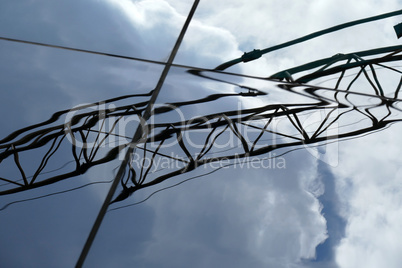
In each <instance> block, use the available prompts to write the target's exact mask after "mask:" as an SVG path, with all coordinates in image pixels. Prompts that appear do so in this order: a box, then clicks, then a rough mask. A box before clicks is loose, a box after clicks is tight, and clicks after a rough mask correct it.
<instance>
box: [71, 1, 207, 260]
mask: <svg viewBox="0 0 402 268" xmlns="http://www.w3.org/2000/svg"><path fill="white" fill-rule="evenodd" d="M199 2H200V0H195V1H194V4H193V6H192V7H191V10H190V13H189V15H188V16H187V19H186V21H185V23H184V26H183V28H182V30H181V32H180V34H179V37H178V38H177V41H176V44H175V45H174V47H173V50H172V52H171V54H170V56H169V59H168V61H167V64H166V65H165V68H164V69H163V72H162V74H161V77H160V79H159V81H158V84H157V85H156V88H155V90H154V92H153V93H152V96H151V99H150V100H149V103H148V105H147V108H146V109H145V111H144V115H143V120H144V122H146V121H147V120H148V119H149V118H150V117H151V115H152V110H153V106H154V103H155V101H156V98H157V97H158V95H159V92H160V90H161V88H162V85H163V83H164V82H165V79H166V77H167V74H168V72H169V70H170V67H171V66H172V63H173V60H174V58H175V56H176V54H177V51H178V50H179V47H180V44H181V42H182V40H183V38H184V34H185V33H186V31H187V28H188V26H189V25H190V21H191V19H192V17H193V15H194V13H195V10H196V9H197V6H198V3H199ZM143 127H144V126H143V125H142V124H140V125H139V126H138V128H137V131H136V132H135V134H134V136H133V139H132V140H131V144H130V146H129V147H128V149H127V151H126V155H125V157H124V160H123V161H122V163H121V165H120V168H119V170H118V172H117V174H116V177H115V179H114V181H113V183H112V186H111V187H110V190H109V193H108V194H107V196H106V198H105V201H104V203H103V205H102V207H101V210H100V211H99V214H98V217H97V218H96V220H95V223H94V226H93V227H92V230H91V232H90V234H89V236H88V239H87V241H86V243H85V245H84V248H83V250H82V252H81V255H80V257H79V259H78V261H77V264H76V268H81V267H82V265H83V264H84V261H85V258H86V256H87V255H88V252H89V249H90V248H91V245H92V243H93V241H94V239H95V236H96V233H97V232H98V229H99V227H100V225H101V223H102V220H103V218H104V216H105V214H106V212H107V209H108V207H109V204H110V202H111V201H112V198H113V195H114V193H115V192H116V189H117V186H118V184H119V181H120V180H121V179H122V178H123V176H124V172H125V170H126V167H127V165H128V162H129V159H130V156H131V154H132V153H133V152H134V149H135V147H136V145H137V144H138V143H139V142H140V141H141V139H143V134H144V133H143Z"/></svg>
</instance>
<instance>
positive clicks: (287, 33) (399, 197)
mask: <svg viewBox="0 0 402 268" xmlns="http://www.w3.org/2000/svg"><path fill="white" fill-rule="evenodd" d="M191 5H192V1H174V0H140V1H136V0H85V1H82V0H71V1H59V0H57V1H45V0H37V1H30V0H21V1H9V0H6V1H1V3H0V36H1V37H8V38H16V39H22V40H28V41H33V42H41V43H48V44H54V45H59V46H65V47H74V48H80V49H87V50H93V51H100V52H105V53H111V54H119V55H124V56H130V57H136V58H142V59H147V60H154V61H166V60H167V59H168V56H169V53H170V52H171V49H172V48H173V46H174V43H175V41H176V38H177V36H178V34H179V32H180V30H181V27H182V26H183V23H184V21H185V19H186V16H187V14H188V12H189V10H190V8H191ZM400 6H401V2H400V1H399V0H391V1H390V0H388V1H385V0H376V1H375V0H370V1H362V0H358V1H345V0H337V1H335V0H328V1H318V0H313V1H305V0H301V1H290V0H283V1H263V0H250V1H240V0H231V1H227V0H220V1H212V0H201V1H200V4H199V6H198V8H197V10H196V13H195V15H194V18H193V20H192V22H191V24H190V27H189V29H188V31H187V33H186V35H185V38H184V40H183V43H182V45H181V47H180V49H179V51H178V54H177V56H176V58H175V61H174V63H175V64H182V65H188V66H194V67H198V68H205V69H213V68H215V67H216V66H218V65H219V64H221V63H223V62H226V61H229V60H232V59H234V58H238V57H240V56H241V55H242V54H243V53H244V52H246V51H247V52H248V51H251V50H253V49H257V48H258V49H263V48H267V47H270V46H273V45H277V44H280V43H283V42H286V41H289V40H292V39H295V38H298V37H301V36H304V35H306V34H309V33H312V32H315V31H318V30H321V29H324V28H327V27H331V26H334V25H337V24H340V23H344V22H348V21H352V20H356V19H360V18H365V17H369V16H374V15H378V14H381V13H386V12H391V11H395V10H399V9H400ZM399 22H400V17H394V18H389V19H386V20H382V21H379V22H372V23H369V24H367V25H361V26H355V27H352V28H348V29H346V30H343V31H340V32H336V33H332V34H329V35H326V36H323V37H320V38H317V39H315V40H311V41H308V42H305V43H302V44H298V45H295V46H292V47H289V48H285V49H282V50H278V51H275V52H272V53H270V54H267V55H264V56H262V57H261V58H260V59H258V60H256V61H253V62H249V63H241V64H238V65H236V66H234V67H231V68H229V69H228V70H227V71H228V72H232V73H236V74H247V75H252V76H261V77H268V76H269V75H272V74H274V73H276V72H279V71H281V70H284V69H287V68H291V67H294V66H298V65H301V64H303V63H307V62H310V61H313V60H317V59H320V58H326V57H331V56H333V55H335V54H337V53H351V52H356V51H362V50H368V49H373V48H377V47H385V46H393V45H399V44H400V40H398V39H397V38H396V36H395V33H394V30H393V26H394V25H395V24H397V23H399ZM0 59H1V60H0V70H1V72H0V87H1V89H2V97H1V98H0V109H1V111H2V112H3V116H2V119H1V122H2V124H1V126H2V127H1V130H0V138H3V137H6V136H7V135H8V134H9V133H11V132H13V131H15V130H17V129H20V128H22V127H25V126H27V125H32V124H35V123H38V122H41V121H44V120H46V119H48V118H49V117H50V116H51V115H52V114H53V113H55V112H56V111H59V110H64V109H66V110H68V109H71V108H72V107H75V106H77V105H82V104H86V103H92V102H96V101H100V100H106V99H109V98H113V97H118V96H121V95H127V94H140V93H147V92H149V91H150V90H152V89H153V88H154V87H155V85H156V82H157V80H158V78H159V76H160V74H161V72H162V69H163V65H158V64H152V63H146V62H139V61H133V60H126V59H118V58H112V57H106V56H100V55H93V54H87V53H79V52H73V51H66V50H60V49H55V48H49V47H39V46H33V45H27V44H20V43H14V42H8V41H4V40H0ZM393 64H394V66H398V63H393ZM385 75H387V74H385ZM219 77H220V78H222V79H223V80H225V81H231V82H233V83H238V84H241V85H242V84H244V85H247V86H249V87H253V88H258V89H260V90H262V91H264V92H267V93H269V94H268V95H267V96H263V97H250V98H240V97H234V98H224V99H220V100H217V101H216V102H213V103H208V104H199V105H193V106H191V107H182V108H180V109H178V110H177V111H174V112H170V113H167V114H162V115H160V116H159V117H157V116H154V117H153V118H152V120H155V121H156V122H159V121H158V120H160V121H161V122H162V121H166V120H168V121H172V122H175V121H177V120H178V119H182V118H187V119H189V118H192V117H194V116H199V115H204V114H207V113H208V114H209V113H214V112H220V111H224V110H236V109H239V110H241V109H245V108H249V107H258V106H261V105H264V104H266V103H270V104H272V103H278V102H279V103H280V102H286V103H291V102H295V103H297V102H299V101H305V100H304V99H303V98H302V97H300V96H297V95H296V94H288V93H286V92H284V91H281V90H280V89H278V87H277V86H276V84H275V83H274V82H269V81H261V80H257V79H251V78H244V77H234V76H231V75H221V76H219ZM399 79H400V76H398V77H388V76H385V79H384V80H383V82H384V86H385V87H384V89H385V91H386V94H388V95H392V90H394V88H395V85H397V83H398V82H399ZM395 81H396V82H395ZM333 83H334V82H333V81H327V82H325V81H324V82H323V84H320V85H321V86H327V87H331V86H332V87H333ZM395 83H396V84H395ZM312 84H314V83H312ZM359 86H360V87H359ZM355 87H356V89H355V88H353V90H356V91H361V92H366V91H365V90H366V88H367V87H366V86H365V85H364V84H359V83H357V84H356V85H355ZM236 92H237V93H239V87H238V86H233V85H230V84H228V83H221V82H218V81H213V80H208V79H202V78H199V77H195V76H192V75H190V74H188V73H187V72H186V70H185V69H183V68H178V67H173V68H172V69H171V71H170V73H169V75H168V77H167V79H166V82H165V84H164V86H163V88H162V90H161V93H160V96H159V97H158V100H157V105H162V104H164V103H171V102H180V101H187V100H193V99H197V98H203V97H206V96H208V95H210V94H220V93H236ZM359 100H360V99H359ZM361 100H363V101H367V100H369V101H372V100H371V99H368V98H366V99H364V98H362V99H361ZM356 101H357V100H356ZM375 112H378V113H379V114H380V113H382V112H383V111H377V110H376V111H375ZM375 112H374V113H375ZM316 116H319V115H317V114H315V115H314V116H311V117H310V118H307V119H305V123H306V124H308V120H317V119H316ZM396 116H397V115H396ZM319 118H320V117H319ZM321 118H322V115H321ZM318 120H319V119H318ZM343 120H345V121H342V122H343V123H344V124H345V126H346V127H347V128H348V127H349V128H353V127H360V125H362V124H363V123H364V122H363V123H361V121H359V116H358V115H355V114H351V115H349V117H346V119H343ZM356 122H357V123H356ZM349 123H350V125H348V124H349ZM366 123H367V122H366ZM277 124H278V125H277V126H278V128H283V130H284V131H285V130H286V131H290V130H289V129H288V126H287V125H286V124H285V125H282V123H281V122H278V123H277ZM132 129H133V128H132V126H131V127H128V128H127V129H123V130H121V131H122V132H124V133H123V134H124V135H127V136H132V135H133V131H132ZM341 130H342V129H341ZM400 131H402V126H401V125H399V124H392V125H391V126H390V127H389V128H387V129H385V130H383V131H379V132H376V133H372V134H370V135H366V136H362V137H359V138H358V139H352V140H345V141H340V142H335V143H332V144H327V145H326V144H324V145H322V146H320V147H319V149H317V148H315V147H309V148H308V147H304V148H301V149H299V150H295V151H292V152H289V153H286V154H285V155H283V156H280V153H283V152H285V151H284V150H282V151H280V150H278V151H277V152H276V151H274V152H272V153H271V154H270V155H268V156H264V157H271V156H272V155H273V154H275V155H274V156H276V157H277V158H274V159H276V160H275V161H276V162H275V161H274V160H272V161H271V162H268V160H267V159H266V162H265V163H266V164H265V166H263V165H257V166H251V165H243V167H240V166H232V167H231V168H222V169H219V170H216V169H214V168H213V167H211V166H206V167H200V168H199V169H197V170H195V171H193V172H191V173H188V174H183V175H180V176H177V177H174V178H172V179H169V180H168V181H165V182H163V183H161V184H160V185H158V186H155V187H150V188H149V189H148V188H147V189H142V190H140V191H138V192H135V193H134V194H133V195H132V196H130V197H129V198H128V199H127V200H125V201H123V202H121V204H120V203H116V204H113V205H112V206H111V208H117V207H119V206H122V205H130V204H134V203H136V202H139V201H141V200H144V199H145V198H147V197H148V196H149V195H150V194H152V193H153V192H154V191H156V190H158V189H162V188H163V187H169V186H171V185H173V184H175V183H179V182H181V181H183V180H186V179H191V178H194V179H191V180H190V181H187V182H185V183H183V184H180V185H178V186H177V187H173V188H170V189H167V190H164V191H160V192H158V193H156V194H155V195H153V196H152V197H151V198H149V199H148V200H147V201H146V202H143V203H141V204H138V205H135V206H129V207H126V208H122V209H118V210H113V211H109V212H108V213H107V214H106V217H105V219H104V221H103V223H102V226H101V228H100V230H99V233H98V235H97V237H96V239H95V242H94V244H93V246H92V248H91V250H90V253H89V255H88V257H87V260H86V262H85V265H84V267H129V266H134V265H135V266H136V267H279V268H305V267H334V268H335V267H339V268H346V267H399V264H400V263H401V262H402V257H401V255H400V252H401V250H402V242H401V240H400V239H398V237H400V235H402V228H401V225H400V222H401V220H402V209H401V207H402V206H401V203H402V177H401V176H402V175H401V174H402V173H401V166H402V165H401V161H400V159H401V155H402V151H401V150H400V148H399V147H398V144H400V143H401V142H402V138H401V135H398V134H399V133H400ZM200 135H201V134H200ZM250 135H251V136H252V135H255V133H251V134H250ZM175 146H176V147H175ZM230 146H232V144H227V143H221V146H220V148H218V149H220V150H222V149H231V148H229V147H230ZM66 148H67V147H66ZM66 148H64V147H62V149H61V152H60V153H59V154H56V155H55V156H57V157H55V160H52V162H51V163H50V164H51V165H52V167H54V168H57V167H60V166H62V165H63V164H64V163H66V162H68V161H69V160H70V159H69V158H68V156H67V149H66ZM70 150H71V149H70ZM165 150H166V152H168V153H170V152H171V153H173V154H175V153H177V154H179V148H178V146H177V144H173V145H172V146H171V147H167V148H165ZM261 157H262V156H261ZM20 158H21V162H22V163H24V164H25V165H26V166H27V167H28V169H30V170H31V171H30V172H31V173H32V169H33V166H34V165H35V163H37V162H38V157H37V155H35V153H27V154H26V155H21V156H20ZM263 163H264V162H263ZM119 164H120V160H119V159H116V160H114V161H113V162H111V163H108V164H106V165H104V166H100V167H97V168H93V169H90V170H89V171H88V172H87V173H85V174H83V175H81V176H78V177H75V178H71V179H68V180H66V181H61V182H59V183H56V184H53V185H50V186H46V187H42V188H38V189H34V190H29V191H26V192H23V193H18V194H12V195H7V196H0V207H3V206H4V205H6V204H8V203H10V202H15V201H18V200H25V199H29V198H35V197H38V196H42V195H46V194H50V193H55V192H59V191H63V190H66V189H71V188H74V187H77V186H80V185H84V184H86V183H89V182H102V183H97V184H94V185H92V186H88V187H85V188H82V189H79V190H75V191H71V192H68V193H64V194H58V195H52V196H49V197H46V198H40V199H35V200H31V201H29V202H28V201H27V202H19V203H13V204H11V205H9V206H8V207H7V208H6V209H3V210H0V223H1V228H0V259H1V262H2V265H4V267H72V266H74V265H75V262H76V260H77V259H78V256H79V254H80V252H81V249H82V247H83V245H84V243H85V240H86V238H87V235H88V233H89V231H90V228H91V227H92V224H93V222H94V220H95V217H96V215H97V213H98V211H99V209H100V206H101V205H102V201H103V199H104V197H105V195H106V193H107V190H108V188H109V185H110V183H108V182H110V180H112V179H113V177H114V174H115V170H116V167H118V166H119ZM214 170H216V171H214ZM211 171H214V173H211V174H210V175H207V176H202V177H199V178H197V179H195V177H196V176H200V175H203V174H206V173H208V172H211ZM0 174H1V175H0V177H8V178H10V177H13V178H14V177H17V176H20V174H19V173H18V171H17V169H16V168H15V167H14V166H13V162H12V160H7V161H4V162H2V163H0ZM28 174H30V173H29V172H28Z"/></svg>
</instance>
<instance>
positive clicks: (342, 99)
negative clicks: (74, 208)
mask: <svg viewBox="0 0 402 268" xmlns="http://www.w3.org/2000/svg"><path fill="white" fill-rule="evenodd" d="M401 57H402V55H401V51H400V48H399V47H391V48H383V49H377V50H372V51H369V52H367V51H366V52H359V53H351V54H347V55H340V54H339V55H336V56H334V57H330V58H327V59H323V60H320V61H315V62H312V63H309V64H306V65H303V66H299V67H295V68H292V69H288V70H285V71H282V72H279V73H277V74H275V75H272V76H270V77H269V78H259V80H260V82H261V83H263V82H264V81H268V82H269V83H272V81H276V83H277V87H278V89H280V90H281V91H282V92H284V93H287V94H289V95H292V96H300V98H301V99H302V100H303V101H300V102H297V101H289V102H287V101H286V100H283V101H281V102H276V103H275V102H273V103H268V104H264V105H258V106H256V107H251V108H248V109H244V110H238V109H237V107H233V109H229V110H224V111H219V112H215V113H207V112H204V114H203V115H202V116H198V117H195V118H181V120H178V121H168V122H144V120H143V119H142V113H143V111H144V109H145V107H146V105H147V103H148V99H149V96H150V95H151V93H152V91H151V92H149V93H146V94H137V95H127V96H122V97H118V98H114V99H109V100H105V101H102V102H99V103H93V104H88V105H83V106H79V107H75V108H73V109H71V110H64V111H59V112H57V113H55V114H53V116H52V117H51V118H50V119H49V120H47V121H45V122H42V123H39V124H36V125H32V126H29V127H25V128H23V129H20V130H17V131H15V132H13V133H11V134H10V135H9V136H7V137H5V138H3V139H1V140H0V165H9V166H14V168H15V170H16V171H17V173H14V174H18V173H19V174H20V176H19V177H2V176H0V181H2V183H1V184H0V194H1V195H6V194H12V193H16V192H21V191H25V190H29V189H32V188H37V187H42V186H46V185H50V184H53V183H56V182H59V181H61V180H66V179H69V178H72V177H75V176H78V175H81V174H83V173H85V172H86V171H87V170H88V169H90V168H92V167H95V166H99V165H102V164H105V163H108V162H111V161H113V160H115V159H117V158H118V156H119V155H121V154H120V153H121V152H122V151H124V150H126V149H127V147H128V146H130V142H129V140H130V138H129V137H131V136H132V133H133V131H131V132H130V131H127V128H125V131H126V133H122V131H119V129H121V126H123V125H127V122H137V125H141V126H142V128H143V129H142V130H143V138H142V140H141V141H140V143H139V144H137V145H136V148H135V153H134V154H133V156H132V159H131V161H130V164H129V165H128V166H127V168H126V175H125V177H124V179H122V181H121V185H122V191H121V194H120V195H119V196H118V197H117V198H116V199H115V201H120V200H123V199H125V198H127V197H128V196H129V195H130V194H132V193H133V192H135V191H137V190H139V189H141V188H145V187H149V186H153V185H156V184H159V183H161V182H163V181H165V180H167V179H169V178H173V177H175V176H178V175H180V174H184V173H188V172H191V171H192V170H194V169H196V168H197V167H200V166H203V165H207V164H211V163H224V164H226V165H231V164H234V163H236V161H239V159H250V158H254V159H262V157H263V156H264V155H267V154H268V153H269V152H272V151H274V150H284V149H287V148H289V150H291V149H294V148H302V147H304V146H308V145H311V144H317V145H319V144H325V143H328V142H331V141H338V140H342V139H346V138H353V137H357V136H360V135H363V134H366V133H370V132H373V131H377V130H381V129H384V128H386V127H388V126H389V125H390V124H392V123H395V122H399V121H400V120H401V119H402V117H401V115H400V111H401V109H400V107H399V106H398V105H399V102H400V101H401V100H400V99H399V98H398V95H399V91H400V88H401V85H402V76H401V73H402V72H401V71H400V68H398V67H395V66H393V65H392V64H395V62H397V61H400V60H401ZM190 73H193V74H196V75H198V76H201V77H204V78H206V79H213V80H215V81H218V82H222V83H230V84H233V83H232V82H229V81H224V80H223V79H217V78H213V77H212V74H214V73H215V72H213V71H211V72H206V71H200V70H192V71H190ZM297 73H301V76H300V77H298V78H297V77H295V74H297ZM383 75H386V76H387V80H386V83H385V85H384V81H382V80H381V77H382V76H383ZM390 76H391V77H393V78H394V79H393V80H392V81H389V77H390ZM283 79H285V80H286V82H283ZM327 79H330V80H329V81H327ZM321 82H323V83H324V82H325V85H326V87H324V86H321V85H320V86H317V84H319V83H321ZM313 83H314V84H316V86H313ZM238 86H240V87H241V88H242V89H243V90H244V89H246V90H248V91H247V92H242V93H239V94H238V93H227V94H214V95H209V96H206V97H205V98H202V99H194V100H189V101H186V102H177V103H168V104H165V105H162V106H159V107H157V108H155V109H154V111H153V117H154V118H157V117H158V116H160V115H163V114H166V115H168V114H169V113H170V112H172V111H175V110H178V109H181V108H183V107H185V106H192V107H194V106H197V105H201V104H208V105H214V102H216V101H217V100H222V99H225V98H240V99H242V98H256V99H258V98H259V97H263V96H265V95H266V94H269V92H266V91H264V90H262V89H255V88H251V87H248V86H244V85H238ZM317 116H318V117H317ZM154 121H157V120H154ZM229 140H230V143H226V142H227V141H229ZM222 144H225V146H224V148H223V146H222ZM32 151H35V155H42V158H41V159H40V160H39V161H37V162H38V163H37V166H36V168H35V169H33V170H32V169H30V170H28V169H27V168H26V167H25V166H26V157H25V156H24V155H26V154H29V153H31V152H32ZM172 152H174V153H172ZM59 154H63V156H64V158H65V157H66V155H69V156H68V157H69V161H70V163H72V164H71V165H67V166H63V167H61V168H59V169H57V170H49V169H47V166H48V164H49V163H50V162H52V161H55V159H57V158H58V157H59ZM163 161H164V165H162V164H161V163H162V162H163ZM30 164H31V166H32V161H30Z"/></svg>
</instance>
